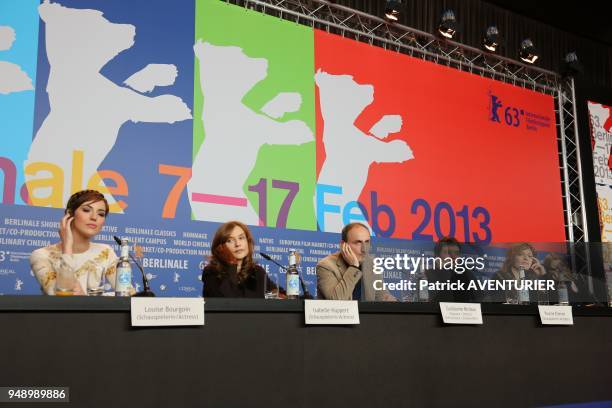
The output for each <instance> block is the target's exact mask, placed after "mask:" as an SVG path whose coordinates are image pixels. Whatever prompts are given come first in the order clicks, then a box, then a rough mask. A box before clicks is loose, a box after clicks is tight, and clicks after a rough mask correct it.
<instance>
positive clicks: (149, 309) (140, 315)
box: [131, 297, 204, 326]
mask: <svg viewBox="0 0 612 408" xmlns="http://www.w3.org/2000/svg"><path fill="white" fill-rule="evenodd" d="M131 306H132V307H131V312H132V326H203V325H204V299H202V298H147V297H133V298H132V299H131Z"/></svg>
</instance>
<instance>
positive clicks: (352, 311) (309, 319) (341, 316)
mask: <svg viewBox="0 0 612 408" xmlns="http://www.w3.org/2000/svg"><path fill="white" fill-rule="evenodd" d="M304 316H305V318H306V324H336V325H337V324H359V306H358V303H357V301H356V300H309V299H307V300H304Z"/></svg>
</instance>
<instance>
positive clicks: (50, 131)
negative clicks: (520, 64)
mask: <svg viewBox="0 0 612 408" xmlns="http://www.w3.org/2000/svg"><path fill="white" fill-rule="evenodd" d="M144 11H146V12H144ZM0 68H3V72H6V73H7V75H3V76H2V77H1V78H0V123H2V126H1V127H0V135H1V138H0V140H1V141H2V143H1V150H0V168H1V169H2V175H3V177H2V178H0V191H2V204H1V206H0V214H1V216H2V217H1V220H0V293H3V294H36V293H40V290H39V285H38V284H37V282H36V280H35V279H34V277H33V276H32V274H31V272H30V268H29V263H28V256H29V254H30V252H31V251H32V250H33V249H35V248H37V247H41V246H45V245H48V244H51V243H54V242H57V241H58V239H59V238H58V234H57V229H58V220H59V219H60V218H61V216H62V210H61V209H62V208H63V207H64V205H65V203H66V201H67V199H68V197H69V196H70V194H71V193H73V192H75V191H78V190H80V189H83V188H96V189H98V190H101V191H103V192H105V193H106V195H107V198H108V199H109V201H110V203H111V208H112V214H111V215H110V216H109V218H108V220H107V224H106V226H105V227H104V230H103V232H102V233H101V234H100V235H99V241H101V242H106V243H109V244H112V243H113V239H112V235H119V236H122V237H128V238H129V239H130V240H131V241H132V242H133V243H137V244H140V245H141V246H142V247H143V250H144V256H145V259H144V264H145V265H144V266H145V269H147V271H148V273H150V275H151V280H152V286H153V289H154V290H155V291H156V292H158V293H159V294H161V295H167V296H194V295H196V294H199V293H200V292H201V282H200V279H201V277H200V269H201V267H202V265H203V262H204V260H205V258H206V256H207V255H209V254H210V242H211V240H212V235H213V234H214V231H215V230H216V228H217V227H218V226H219V223H221V222H225V221H228V220H231V219H239V220H242V221H245V222H246V223H247V224H249V225H251V226H253V228H254V235H255V236H256V241H257V242H256V243H257V249H258V250H261V251H263V252H267V253H269V254H271V255H273V256H274V258H275V259H277V260H279V261H281V262H283V263H286V253H287V251H288V249H289V248H296V249H298V250H299V251H300V252H302V254H303V267H304V272H305V279H306V282H307V285H308V286H309V288H310V290H311V292H313V293H314V292H315V287H316V274H315V271H314V265H315V264H316V262H317V260H318V259H320V258H322V257H324V256H325V255H327V254H329V253H332V252H335V251H337V249H338V245H337V243H338V240H339V235H338V232H339V231H340V230H341V228H342V226H343V225H344V224H346V223H348V222H351V221H361V222H364V223H366V224H367V225H368V226H369V227H370V228H371V229H372V231H373V234H374V235H375V236H376V238H375V239H376V240H377V241H378V242H379V243H383V244H384V243H385V242H386V243H389V244H392V245H393V246H397V245H398V244H401V243H402V242H408V241H412V242H413V243H414V242H423V243H427V242H431V241H432V240H436V239H438V238H439V237H441V236H446V235H453V236H456V237H457V238H458V239H459V240H460V241H470V242H475V243H478V244H488V243H491V242H510V241H531V242H545V241H548V242H561V241H564V240H565V232H564V222H563V207H562V195H561V183H560V176H559V162H558V155H557V141H556V125H555V114H554V102H553V99H552V97H550V96H548V95H543V94H539V93H536V92H533V91H530V90H527V89H524V88H520V87H514V86H512V85H509V84H505V83H500V82H496V81H494V80H492V79H489V78H484V77H481V76H479V75H472V74H469V73H465V72H459V71H456V70H454V69H452V68H449V67H445V66H441V65H437V64H434V63H430V62H426V61H423V60H420V59H416V58H412V57H409V56H407V55H403V54H399V53H397V52H394V51H388V50H384V49H381V48H377V47H374V46H371V45H368V44H366V43H361V42H357V41H353V40H349V39H346V38H342V37H339V36H336V35H332V34H329V33H326V32H322V31H318V30H314V29H312V28H310V27H307V26H302V25H299V24H296V23H293V22H288V21H285V20H281V19H278V18H275V17H271V16H267V15H263V14H260V13H257V12H255V11H252V10H246V9H244V8H241V7H238V6H234V5H229V4H227V3H224V2H222V1H218V0H197V1H180V2H174V1H169V0H146V1H144V0H143V1H140V0H138V1H137V0H134V1H130V2H127V3H126V2H124V1H119V0H112V1H109V0H104V1H102V0H85V1H84V0H78V1H77V0H60V1H57V2H49V1H43V2H39V1H32V0H0ZM423 245H425V244H423ZM400 246H401V245H400ZM424 247H425V246H424ZM429 247H430V246H429ZM388 278H391V279H392V278H393V277H392V276H391V277H388Z"/></svg>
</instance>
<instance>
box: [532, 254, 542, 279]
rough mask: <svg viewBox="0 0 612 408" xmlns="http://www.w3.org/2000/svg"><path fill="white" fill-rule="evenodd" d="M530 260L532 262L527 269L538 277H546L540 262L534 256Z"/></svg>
mask: <svg viewBox="0 0 612 408" xmlns="http://www.w3.org/2000/svg"><path fill="white" fill-rule="evenodd" d="M531 259H532V261H531V266H530V267H529V269H530V270H532V271H533V272H534V273H535V274H536V275H538V276H544V275H546V269H544V266H542V264H541V263H540V261H538V258H536V257H535V256H534V257H533V258H531Z"/></svg>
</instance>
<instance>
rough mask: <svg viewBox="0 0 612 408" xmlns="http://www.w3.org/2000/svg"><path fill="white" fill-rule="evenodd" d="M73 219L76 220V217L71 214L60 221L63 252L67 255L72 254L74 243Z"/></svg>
mask: <svg viewBox="0 0 612 408" xmlns="http://www.w3.org/2000/svg"><path fill="white" fill-rule="evenodd" d="M72 221H74V217H73V216H72V215H70V214H66V215H64V216H63V217H62V220H61V221H60V228H59V236H60V239H61V240H62V253H63V254H65V255H72V244H73V243H74V240H73V237H72Z"/></svg>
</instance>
